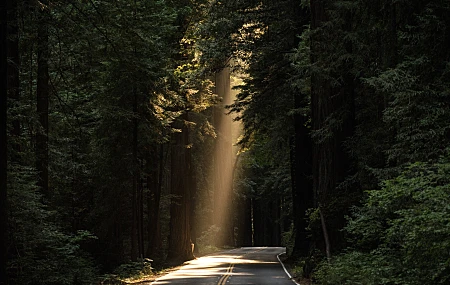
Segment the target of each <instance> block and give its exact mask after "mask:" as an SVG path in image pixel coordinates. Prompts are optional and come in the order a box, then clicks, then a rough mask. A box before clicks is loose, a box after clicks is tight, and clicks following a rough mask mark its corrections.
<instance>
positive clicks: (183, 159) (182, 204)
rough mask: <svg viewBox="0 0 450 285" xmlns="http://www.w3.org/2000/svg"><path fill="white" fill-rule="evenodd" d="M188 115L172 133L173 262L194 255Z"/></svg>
mask: <svg viewBox="0 0 450 285" xmlns="http://www.w3.org/2000/svg"><path fill="white" fill-rule="evenodd" d="M188 119H189V116H188V114H187V113H185V114H183V115H182V116H181V118H179V119H178V120H177V121H176V122H175V126H174V127H175V128H176V129H177V131H176V132H174V133H173V134H172V145H171V153H170V156H171V172H170V173H171V174H170V189H171V191H170V194H171V195H172V199H171V204H170V235H169V249H168V255H167V259H168V260H169V261H170V262H173V263H179V262H184V261H187V260H190V259H193V258H194V255H193V248H192V239H191V223H190V222H191V214H192V213H191V207H192V205H191V201H192V197H191V195H192V185H191V183H190V182H191V181H190V177H189V174H190V168H191V154H190V146H189V144H190V143H189V129H188V126H187V123H188Z"/></svg>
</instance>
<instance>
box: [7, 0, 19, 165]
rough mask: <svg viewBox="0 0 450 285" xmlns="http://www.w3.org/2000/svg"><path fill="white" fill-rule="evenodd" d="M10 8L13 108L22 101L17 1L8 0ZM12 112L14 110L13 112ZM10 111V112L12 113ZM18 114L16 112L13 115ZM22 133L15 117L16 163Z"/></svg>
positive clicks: (13, 156)
mask: <svg viewBox="0 0 450 285" xmlns="http://www.w3.org/2000/svg"><path fill="white" fill-rule="evenodd" d="M7 10H8V16H7V17H8V18H7V21H8V32H7V33H8V37H7V50H8V66H7V74H8V83H7V85H8V87H7V88H8V98H9V99H10V100H11V101H10V102H11V105H10V107H9V110H10V112H11V111H12V110H11V109H14V108H16V107H17V105H18V103H19V101H20V90H19V84H20V81H19V67H20V57H19V25H18V21H17V17H18V14H17V1H16V0H8V1H7ZM11 113H12V112H11ZM11 113H10V114H11ZM14 115H16V114H15V112H14V113H13V114H12V116H14ZM20 134H21V130H20V121H19V120H18V119H15V120H13V121H12V130H11V132H10V142H9V143H10V144H11V145H12V153H11V154H10V155H11V156H10V161H11V162H13V163H15V162H18V161H19V152H20V143H19V137H20Z"/></svg>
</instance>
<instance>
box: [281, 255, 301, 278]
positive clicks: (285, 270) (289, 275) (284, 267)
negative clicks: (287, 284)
mask: <svg viewBox="0 0 450 285" xmlns="http://www.w3.org/2000/svg"><path fill="white" fill-rule="evenodd" d="M282 254H286V252H282V253H280V254H278V255H277V258H278V261H279V262H280V264H281V266H283V269H284V272H286V274H287V276H288V277H289V279H290V280H291V281H292V282H294V283H295V284H297V285H300V283H297V281H295V279H294V278H292V276H291V274H289V272H288V271H287V269H286V266H284V264H283V262H282V261H281V259H280V255H282Z"/></svg>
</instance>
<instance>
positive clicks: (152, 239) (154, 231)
mask: <svg viewBox="0 0 450 285" xmlns="http://www.w3.org/2000/svg"><path fill="white" fill-rule="evenodd" d="M159 148H160V149H159V156H158V155H157V154H156V152H157V150H156V148H155V150H154V153H153V159H152V160H153V161H154V163H153V164H154V165H153V166H152V167H153V169H152V170H151V171H150V175H149V176H148V177H147V184H148V189H149V193H148V196H147V205H148V210H147V211H148V247H147V256H148V257H150V258H154V259H156V258H155V257H159V256H161V255H162V240H161V226H160V219H159V212H160V201H161V190H162V178H163V174H164V161H165V159H164V145H163V144H161V145H160V146H159Z"/></svg>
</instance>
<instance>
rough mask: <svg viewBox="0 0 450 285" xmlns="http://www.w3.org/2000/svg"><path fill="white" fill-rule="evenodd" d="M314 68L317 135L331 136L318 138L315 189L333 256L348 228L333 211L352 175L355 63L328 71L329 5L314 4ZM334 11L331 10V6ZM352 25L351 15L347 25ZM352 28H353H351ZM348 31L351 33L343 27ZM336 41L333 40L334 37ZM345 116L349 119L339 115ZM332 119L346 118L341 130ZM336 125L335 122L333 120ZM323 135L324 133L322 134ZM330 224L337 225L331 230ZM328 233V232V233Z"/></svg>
mask: <svg viewBox="0 0 450 285" xmlns="http://www.w3.org/2000/svg"><path fill="white" fill-rule="evenodd" d="M310 3H311V33H312V36H311V64H312V65H315V66H317V67H318V70H319V71H316V72H313V73H312V74H311V118H312V129H313V131H321V133H323V131H324V132H328V133H329V134H328V135H327V136H323V137H318V138H315V141H314V144H313V189H314V194H315V195H316V197H315V200H316V201H315V202H316V205H317V206H319V207H320V213H321V215H323V217H322V218H321V223H322V229H323V237H324V241H323V242H324V247H325V251H327V254H328V253H330V254H331V253H332V252H333V250H334V248H335V249H338V248H339V247H342V246H343V245H344V243H345V240H344V239H343V236H342V232H341V229H342V227H343V226H344V224H345V218H344V215H345V211H347V210H348V209H347V208H345V205H344V206H341V208H336V207H337V206H334V208H332V207H331V205H332V202H333V200H334V199H336V197H337V195H339V193H338V192H337V191H338V186H339V184H340V183H342V182H343V181H344V180H345V178H346V177H347V175H349V174H350V158H349V156H348V154H347V152H346V150H345V147H344V143H345V141H346V140H347V139H349V138H350V137H351V136H352V135H353V133H354V124H355V122H354V86H353V77H352V76H351V74H350V66H351V64H352V63H351V62H349V63H347V64H345V65H342V66H340V67H339V68H340V70H339V71H333V70H331V71H327V70H326V69H327V68H328V67H329V65H330V63H329V62H328V61H327V60H328V54H329V53H330V52H333V51H329V50H328V49H327V46H326V45H325V43H326V42H327V41H328V40H330V35H329V32H328V31H326V30H322V28H323V24H324V23H325V22H326V21H328V15H327V13H326V8H328V7H326V6H327V5H330V4H329V2H327V1H324V0H311V2H310ZM329 7H331V6H329ZM350 22H351V15H349V17H348V18H347V24H349V23H350ZM349 26H350V27H351V25H349ZM343 28H344V29H350V28H349V27H346V26H343ZM331 37H332V36H331ZM345 48H346V50H345V51H343V52H347V53H351V52H352V50H351V44H347V45H346V47H345ZM336 72H338V73H339V74H344V82H342V83H341V86H339V87H332V86H331V83H330V79H328V78H329V77H333V76H337V75H336V74H335V73H336ZM339 114H345V115H339ZM332 116H342V117H339V118H338V119H339V120H342V122H341V123H340V125H339V126H333V125H330V122H329V121H330V118H332ZM331 121H332V120H331ZM319 133H320V132H319ZM325 221H327V222H328V224H329V225H330V224H331V225H333V226H332V227H327V225H326V224H325ZM325 229H327V230H325Z"/></svg>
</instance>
